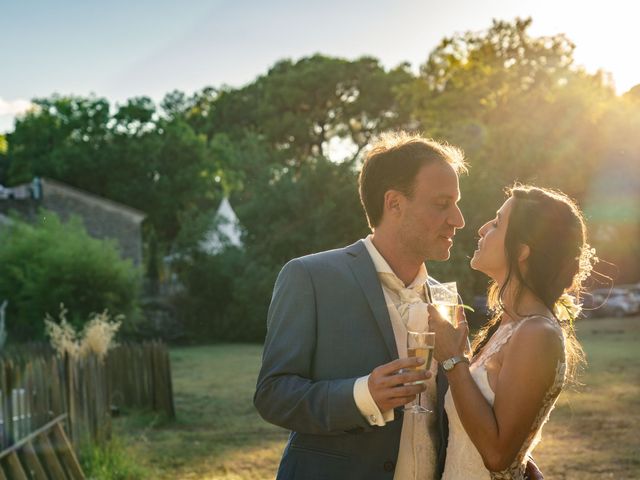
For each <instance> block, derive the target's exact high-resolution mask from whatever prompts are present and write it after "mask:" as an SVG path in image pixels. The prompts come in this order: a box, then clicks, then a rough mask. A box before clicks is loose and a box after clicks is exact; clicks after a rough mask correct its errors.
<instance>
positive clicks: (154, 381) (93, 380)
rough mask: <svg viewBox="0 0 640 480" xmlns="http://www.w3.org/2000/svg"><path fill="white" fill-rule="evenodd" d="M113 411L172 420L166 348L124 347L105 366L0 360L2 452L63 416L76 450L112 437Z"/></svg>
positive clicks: (40, 356) (38, 357) (44, 358)
mask: <svg viewBox="0 0 640 480" xmlns="http://www.w3.org/2000/svg"><path fill="white" fill-rule="evenodd" d="M112 408H119V409H126V408H138V409H149V410H153V411H157V412H160V413H162V414H164V415H166V416H168V417H170V418H173V417H174V416H175V411H174V406H173V391H172V384H171V368H170V363H169V354H168V351H167V348H166V346H165V345H163V344H161V343H159V342H148V343H144V344H141V345H122V346H119V347H116V348H115V349H113V350H111V351H110V352H109V354H108V355H107V357H106V359H105V361H100V360H99V359H98V358H97V357H96V356H94V355H90V356H87V357H85V358H79V359H72V358H70V357H69V356H65V357H59V356H56V355H52V354H46V353H44V352H35V353H32V354H28V353H27V354H25V353H24V352H23V353H21V354H20V355H16V356H15V357H14V358H4V359H0V449H5V448H7V447H9V446H10V445H12V444H14V443H15V442H16V441H18V440H19V439H20V438H23V437H24V436H26V435H27V434H29V433H30V432H32V431H33V430H36V429H38V428H40V427H42V426H43V425H45V424H46V423H48V422H49V421H50V420H51V419H52V418H54V417H57V416H59V415H61V414H64V413H67V414H68V419H67V429H68V433H69V436H70V438H71V440H72V442H73V444H74V446H75V447H76V448H77V447H78V446H79V445H80V444H81V443H83V442H84V441H85V440H91V441H93V442H102V441H104V440H106V439H108V438H109V437H110V435H111V410H112Z"/></svg>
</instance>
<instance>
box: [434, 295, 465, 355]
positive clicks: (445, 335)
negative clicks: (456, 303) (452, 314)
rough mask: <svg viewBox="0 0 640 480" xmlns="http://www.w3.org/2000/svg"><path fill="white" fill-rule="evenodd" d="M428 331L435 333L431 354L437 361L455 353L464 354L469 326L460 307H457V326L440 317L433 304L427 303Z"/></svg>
mask: <svg viewBox="0 0 640 480" xmlns="http://www.w3.org/2000/svg"><path fill="white" fill-rule="evenodd" d="M428 308H429V331H430V332H435V334H436V347H435V349H434V351H433V356H434V358H435V359H436V361H438V362H442V361H444V360H446V359H448V358H451V357H455V356H457V355H464V352H465V348H466V346H467V339H468V336H469V327H468V325H467V320H466V318H465V315H464V311H463V309H462V307H458V309H457V314H458V318H457V320H458V326H457V328H456V327H454V326H453V325H451V324H450V323H449V322H448V321H447V320H445V319H444V318H442V316H441V315H440V314H439V313H438V310H436V308H435V307H434V306H433V305H429V307H428Z"/></svg>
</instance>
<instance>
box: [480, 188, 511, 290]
mask: <svg viewBox="0 0 640 480" xmlns="http://www.w3.org/2000/svg"><path fill="white" fill-rule="evenodd" d="M512 208H513V197H511V198H509V199H508V200H507V201H506V202H504V204H503V205H502V207H500V210H498V212H497V214H496V216H495V218H493V219H491V220H489V221H488V222H487V223H485V224H484V225H483V226H482V227H480V230H478V234H479V235H480V240H478V248H477V249H476V251H475V252H473V258H472V259H471V268H473V269H474V270H478V271H480V272H482V273H484V274H485V275H488V276H489V277H491V278H492V279H493V280H495V281H496V282H498V283H500V284H501V283H502V282H503V280H504V279H505V277H506V275H507V271H508V265H507V256H506V252H505V248H504V239H505V235H506V233H507V226H508V224H509V215H510V214H511V210H512Z"/></svg>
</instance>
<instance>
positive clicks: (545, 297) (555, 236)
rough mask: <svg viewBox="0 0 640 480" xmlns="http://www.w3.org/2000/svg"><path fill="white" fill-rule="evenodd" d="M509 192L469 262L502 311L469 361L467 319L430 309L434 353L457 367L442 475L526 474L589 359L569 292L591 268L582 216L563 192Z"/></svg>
mask: <svg viewBox="0 0 640 480" xmlns="http://www.w3.org/2000/svg"><path fill="white" fill-rule="evenodd" d="M509 194H510V198H508V200H507V201H506V202H505V203H504V204H503V205H502V207H501V208H500V210H499V211H498V212H497V215H496V218H494V219H493V220H491V221H489V222H487V223H486V224H485V225H483V226H482V228H480V230H479V234H480V240H479V241H478V249H477V250H476V251H475V252H474V255H473V258H472V260H471V267H472V268H473V269H475V270H479V271H481V272H483V273H485V274H487V275H488V276H489V277H490V278H491V279H492V280H493V284H492V286H491V288H490V291H489V306H490V307H491V309H492V310H493V311H495V312H497V314H496V315H495V316H494V318H493V319H492V320H491V321H490V322H489V324H488V325H486V326H485V327H484V328H483V329H482V330H481V331H480V333H479V334H478V336H477V338H476V339H475V340H474V345H473V347H474V356H473V357H472V359H471V362H470V363H469V362H468V360H466V359H465V358H464V357H463V355H464V349H465V345H466V338H467V333H468V330H467V325H466V321H464V319H462V321H461V322H460V323H459V326H458V328H454V327H453V326H451V325H450V324H449V323H448V322H446V321H445V320H443V319H442V317H440V316H439V315H438V312H437V311H436V310H435V309H434V308H433V307H430V308H429V314H430V320H429V322H430V328H431V329H432V330H433V331H435V332H436V349H435V358H436V360H438V361H439V362H443V366H444V367H445V369H446V368H447V367H449V368H450V369H449V371H448V372H447V377H448V380H449V391H448V392H447V395H446V397H445V409H446V411H447V415H448V418H449V443H448V447H447V460H446V464H445V470H444V474H443V477H442V478H443V480H463V479H464V480H474V479H524V478H526V477H525V464H526V460H527V459H528V457H529V454H530V452H531V451H532V450H533V448H534V447H535V445H536V444H537V443H538V441H539V439H540V430H541V428H542V425H543V424H544V423H545V421H546V420H547V418H548V416H549V413H550V411H551V409H552V408H553V406H554V404H555V401H556V398H557V397H558V394H559V393H560V391H561V389H562V387H563V385H564V384H565V381H566V380H567V379H570V378H571V377H572V376H573V374H574V372H575V367H576V366H577V364H579V363H580V362H581V361H582V360H583V353H582V349H581V348H580V344H579V343H578V341H577V340H576V337H575V333H574V330H573V319H574V318H575V316H576V315H577V313H579V307H578V306H577V305H575V304H574V303H573V301H571V298H572V297H570V296H569V295H568V294H574V295H578V296H579V293H580V289H581V283H582V281H583V280H584V279H585V278H586V277H587V276H588V275H589V272H590V270H591V256H592V254H593V251H592V250H591V249H590V248H589V246H588V245H587V243H586V228H585V224H584V220H583V218H582V215H581V213H580V211H579V209H578V207H577V206H576V204H575V203H574V202H572V201H571V200H570V199H569V198H568V197H567V196H566V195H564V194H562V193H558V192H554V191H551V190H547V189H542V188H536V187H529V186H516V187H514V188H511V189H510V191H509ZM489 332H493V333H492V334H491V335H489ZM453 358H457V361H456V362H453V361H449V362H445V360H447V359H453ZM460 360H461V361H460ZM452 364H454V365H453V366H452Z"/></svg>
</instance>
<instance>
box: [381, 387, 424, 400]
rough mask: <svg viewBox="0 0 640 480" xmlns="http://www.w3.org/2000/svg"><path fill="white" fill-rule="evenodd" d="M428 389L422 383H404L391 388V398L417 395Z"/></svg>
mask: <svg viewBox="0 0 640 480" xmlns="http://www.w3.org/2000/svg"><path fill="white" fill-rule="evenodd" d="M425 390H426V388H425V386H424V385H422V384H417V385H404V386H402V387H396V388H392V389H390V390H389V392H390V393H389V398H402V397H415V396H416V395H418V394H419V393H422V392H424V391H425Z"/></svg>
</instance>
